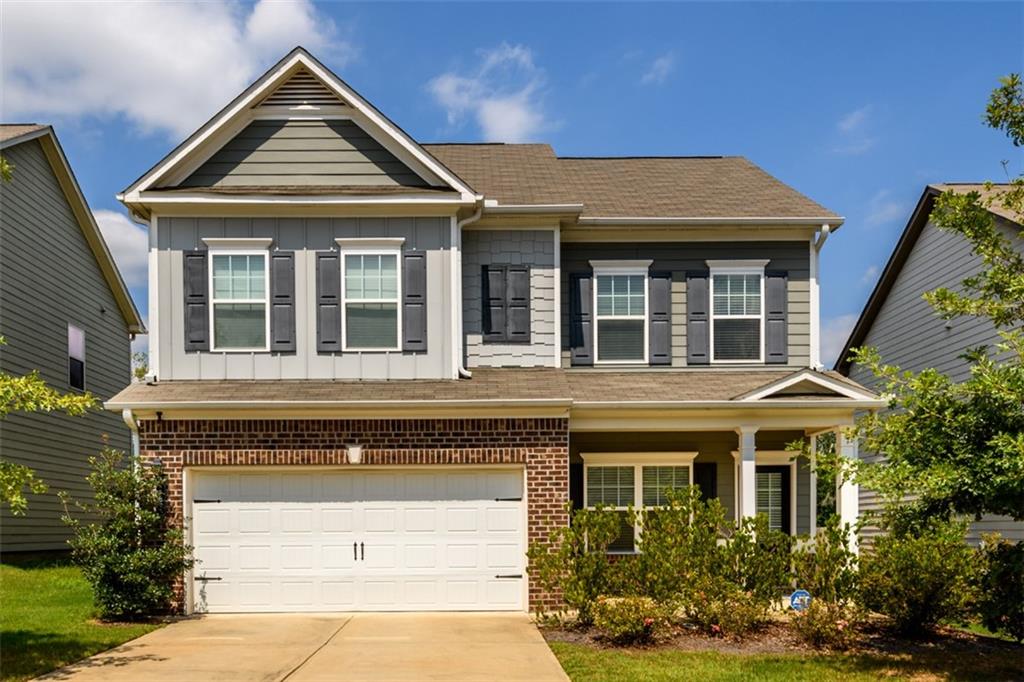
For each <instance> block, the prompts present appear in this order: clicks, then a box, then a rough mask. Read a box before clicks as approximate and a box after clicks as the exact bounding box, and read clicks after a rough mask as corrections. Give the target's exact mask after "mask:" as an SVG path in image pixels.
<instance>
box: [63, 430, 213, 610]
mask: <svg viewBox="0 0 1024 682" xmlns="http://www.w3.org/2000/svg"><path fill="white" fill-rule="evenodd" d="M89 463H90V464H91V465H92V466H93V472H92V473H91V474H89V476H88V477H87V480H88V481H89V485H90V486H92V489H93V492H94V493H95V502H93V503H90V504H87V505H79V508H80V509H81V510H82V511H84V512H85V513H86V514H88V515H89V516H91V517H94V518H97V519H98V521H96V522H92V523H88V524H85V523H82V522H81V521H79V520H78V519H75V518H73V517H72V516H71V515H70V514H69V513H68V512H67V503H68V498H67V495H62V499H63V500H64V502H65V515H64V522H65V523H66V524H68V526H70V528H71V530H72V532H73V533H74V536H73V537H72V539H71V540H69V541H68V544H70V545H71V550H72V553H71V557H72V560H73V561H74V562H75V563H76V564H77V565H78V566H79V567H81V569H82V572H83V573H84V574H85V578H86V580H88V581H89V583H90V584H91V585H92V590H93V598H94V599H95V601H96V606H97V607H98V609H99V612H100V617H101V618H104V619H124V620H134V619H139V618H143V617H145V616H149V615H152V614H157V613H164V612H166V611H167V610H168V609H169V608H170V606H171V599H172V597H173V595H174V582H175V581H176V580H177V579H180V578H181V577H182V574H183V573H184V572H185V571H186V570H188V569H189V568H191V567H192V565H193V564H194V561H193V560H192V559H191V558H190V556H191V553H192V548H191V547H188V546H186V545H185V543H184V540H183V536H182V533H181V531H180V530H176V529H172V528H170V527H169V526H168V525H167V515H166V512H167V495H166V491H167V478H166V476H165V475H164V473H163V471H162V470H161V469H159V468H157V467H150V466H144V465H143V463H142V461H141V460H140V459H139V458H138V457H128V456H126V455H125V454H124V453H123V452H121V451H119V450H114V449H111V448H105V449H104V450H103V452H102V453H100V455H99V457H92V458H90V460H89Z"/></svg>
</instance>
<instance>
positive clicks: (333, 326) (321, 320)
mask: <svg viewBox="0 0 1024 682" xmlns="http://www.w3.org/2000/svg"><path fill="white" fill-rule="evenodd" d="M339 351H341V256H340V255H339V254H338V252H337V251H318V252H317V254H316V352H317V353H337V352H339Z"/></svg>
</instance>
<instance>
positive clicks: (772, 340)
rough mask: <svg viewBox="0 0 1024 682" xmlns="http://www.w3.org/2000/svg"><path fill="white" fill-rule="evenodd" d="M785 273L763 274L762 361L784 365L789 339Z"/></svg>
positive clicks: (786, 277) (787, 359)
mask: <svg viewBox="0 0 1024 682" xmlns="http://www.w3.org/2000/svg"><path fill="white" fill-rule="evenodd" d="M788 279H789V278H788V275H787V273H785V272H766V273H764V337H765V338H764V361H765V362H766V363H770V364H781V365H784V364H786V363H787V362H788V361H789V338H788V334H787V332H786V327H787V324H786V288H787V287H786V283H787V281H788Z"/></svg>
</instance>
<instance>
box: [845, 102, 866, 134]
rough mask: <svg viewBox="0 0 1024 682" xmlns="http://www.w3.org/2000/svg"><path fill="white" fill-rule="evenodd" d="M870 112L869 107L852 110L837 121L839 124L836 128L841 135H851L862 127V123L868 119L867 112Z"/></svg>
mask: <svg viewBox="0 0 1024 682" xmlns="http://www.w3.org/2000/svg"><path fill="white" fill-rule="evenodd" d="M870 110H871V107H870V106H863V107H861V108H860V109H854V110H853V111H851V112H850V113H848V114H846V115H845V116H843V117H842V118H841V119H839V123H837V124H836V127H837V128H839V132H841V133H853V132H857V131H858V130H859V129H861V128H863V127H864V122H865V121H866V120H867V118H868V112H869V111H870Z"/></svg>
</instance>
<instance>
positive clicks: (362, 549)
mask: <svg viewBox="0 0 1024 682" xmlns="http://www.w3.org/2000/svg"><path fill="white" fill-rule="evenodd" d="M365 558H366V547H364V546H363V543H361V542H360V543H359V560H360V561H362V560H363V559H365Z"/></svg>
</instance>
